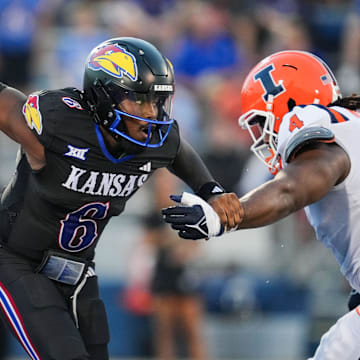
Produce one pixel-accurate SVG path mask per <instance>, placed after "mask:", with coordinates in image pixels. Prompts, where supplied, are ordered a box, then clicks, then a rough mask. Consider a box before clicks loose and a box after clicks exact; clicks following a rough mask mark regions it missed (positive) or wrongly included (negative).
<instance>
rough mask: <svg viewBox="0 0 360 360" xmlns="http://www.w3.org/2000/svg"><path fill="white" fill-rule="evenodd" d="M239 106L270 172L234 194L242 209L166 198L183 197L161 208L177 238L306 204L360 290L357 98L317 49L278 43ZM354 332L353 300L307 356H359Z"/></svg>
mask: <svg viewBox="0 0 360 360" xmlns="http://www.w3.org/2000/svg"><path fill="white" fill-rule="evenodd" d="M241 107H242V108H241V116H240V119H239V123H240V125H241V126H242V127H244V128H246V129H248V131H249V132H250V135H251V137H252V139H253V145H252V146H251V150H252V151H253V152H254V153H255V155H256V156H257V157H258V158H259V159H260V160H261V161H262V162H263V163H264V164H265V165H266V166H267V167H268V168H269V170H270V171H271V173H272V174H273V175H274V178H273V179H272V180H270V181H268V182H266V183H265V184H263V185H261V186H260V187H258V188H256V189H255V190H253V191H251V192H249V193H248V194H246V195H244V196H243V197H241V198H240V199H239V202H240V205H241V206H240V210H238V209H237V210H234V209H230V208H227V209H226V207H223V209H222V210H221V211H220V210H219V209H218V208H217V207H216V206H214V207H213V208H212V207H211V206H210V205H209V204H206V203H204V202H203V201H202V200H201V199H198V197H196V196H195V195H192V194H189V193H183V194H182V195H181V196H173V197H172V198H173V200H175V201H178V202H180V203H181V204H180V206H175V207H171V208H168V209H164V210H163V216H164V219H165V221H167V222H169V223H171V225H172V227H173V228H174V229H175V230H178V231H179V236H181V237H183V238H188V239H201V238H209V237H212V236H219V235H221V234H222V233H223V232H224V230H225V231H229V230H236V229H244V228H255V227H260V226H264V225H267V224H271V223H274V222H276V221H278V220H280V219H281V218H284V217H285V216H287V215H289V214H291V213H293V212H295V211H297V210H299V209H302V208H304V207H305V212H306V215H307V217H308V220H309V222H310V224H311V225H312V226H313V227H314V229H315V232H316V235H317V237H318V239H319V240H320V241H322V242H323V243H324V245H325V246H326V247H328V248H330V249H331V250H332V251H333V253H334V255H335V257H336V259H337V261H338V263H339V265H340V269H341V272H342V273H343V274H344V276H345V277H346V279H347V280H348V281H349V283H350V285H351V286H352V287H353V288H354V289H355V290H357V291H358V292H359V291H360V221H359V218H360V156H359V134H360V114H359V113H358V112H357V111H356V110H357V109H358V108H360V97H357V96H351V97H345V98H342V96H341V93H340V89H339V87H338V84H337V81H336V79H335V77H334V75H333V73H332V72H331V70H330V69H329V67H328V66H327V65H326V64H325V63H324V62H323V61H322V60H321V59H320V58H318V57H316V56H315V55H313V54H311V53H308V52H302V51H282V52H278V53H275V54H273V55H271V56H269V57H267V58H265V59H264V60H262V61H261V62H259V63H258V64H257V65H256V66H255V67H254V68H253V69H252V70H251V72H250V73H249V75H248V76H247V78H246V80H245V82H244V85H243V89H242V93H241ZM224 208H225V211H224ZM214 210H215V211H214ZM359 338H360V307H355V308H354V309H353V310H352V311H350V312H349V313H347V314H346V315H344V316H343V317H342V318H340V319H339V320H338V321H337V323H336V324H335V325H334V326H333V327H332V328H331V329H330V330H329V331H328V332H327V333H326V334H325V335H324V336H323V337H322V339H321V342H320V345H319V347H318V349H317V351H316V353H315V355H314V357H313V358H312V359H313V360H339V359H342V360H357V359H358V358H359V357H360V343H359Z"/></svg>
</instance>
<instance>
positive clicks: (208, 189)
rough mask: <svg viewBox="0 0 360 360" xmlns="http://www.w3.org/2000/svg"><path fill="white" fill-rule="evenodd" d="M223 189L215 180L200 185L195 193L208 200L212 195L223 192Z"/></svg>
mask: <svg viewBox="0 0 360 360" xmlns="http://www.w3.org/2000/svg"><path fill="white" fill-rule="evenodd" d="M225 192H226V191H225V189H224V188H223V187H222V186H221V185H220V184H219V183H217V182H215V181H209V182H207V183H205V184H203V185H201V187H200V189H199V190H198V191H197V192H196V195H198V196H200V197H201V198H202V199H204V200H205V201H208V200H209V199H210V198H211V197H212V196H214V195H219V194H224V193H225Z"/></svg>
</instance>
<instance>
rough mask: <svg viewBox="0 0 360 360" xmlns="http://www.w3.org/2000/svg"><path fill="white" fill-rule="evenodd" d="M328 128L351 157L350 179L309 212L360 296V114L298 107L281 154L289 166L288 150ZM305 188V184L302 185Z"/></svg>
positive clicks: (283, 129)
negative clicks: (301, 136)
mask: <svg viewBox="0 0 360 360" xmlns="http://www.w3.org/2000/svg"><path fill="white" fill-rule="evenodd" d="M319 127H321V128H327V129H330V130H331V131H332V133H333V134H334V135H335V142H336V143H337V144H338V145H340V146H341V147H342V148H343V149H344V150H345V151H346V152H347V154H348V155H349V157H350V160H351V170H350V173H349V175H348V176H347V178H346V179H345V180H344V181H343V182H342V183H341V184H339V185H337V186H335V187H334V188H333V189H332V190H331V191H330V192H329V193H328V194H327V195H326V196H325V197H324V198H322V199H321V200H320V201H317V202H316V203H313V204H311V205H309V206H307V207H306V208H305V212H306V215H307V217H308V220H309V222H310V224H311V225H312V226H313V228H314V229H315V232H316V235H317V238H318V239H319V240H321V241H322V242H323V243H324V245H325V246H326V247H328V248H330V249H331V250H332V252H333V253H334V255H335V257H336V259H337V261H338V263H339V264H340V266H341V272H342V273H343V274H344V276H345V277H346V278H347V279H348V281H349V283H350V285H351V286H352V287H353V288H355V289H356V290H357V291H359V292H360V114H358V113H356V112H354V111H351V110H348V109H345V108H343V107H339V106H333V107H331V108H328V107H325V106H321V105H307V106H296V107H294V109H293V110H292V111H291V112H289V113H288V114H286V115H285V116H284V118H283V121H282V122H281V125H280V129H279V135H278V150H279V154H280V156H281V157H282V159H283V166H286V161H285V154H286V150H287V149H288V148H289V147H291V146H292V145H293V144H292V142H293V141H294V136H295V135H296V134H298V133H299V131H303V130H305V129H307V128H313V129H314V128H319ZM299 186H301V184H299Z"/></svg>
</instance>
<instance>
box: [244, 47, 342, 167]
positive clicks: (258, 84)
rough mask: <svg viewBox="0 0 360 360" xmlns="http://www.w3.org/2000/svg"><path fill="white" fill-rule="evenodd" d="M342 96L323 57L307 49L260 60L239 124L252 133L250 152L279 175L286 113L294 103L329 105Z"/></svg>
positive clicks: (247, 83) (248, 82)
mask: <svg viewBox="0 0 360 360" xmlns="http://www.w3.org/2000/svg"><path fill="white" fill-rule="evenodd" d="M340 97H341V94H340V89H339V86H338V83H337V81H336V79H335V76H334V74H333V73H332V71H331V70H330V68H329V67H328V65H327V64H326V63H325V62H324V61H323V60H321V59H320V58H318V57H317V56H315V55H313V54H311V53H308V52H305V51H293V50H289V51H281V52H278V53H275V54H272V55H270V56H269V57H267V58H265V59H263V60H262V61H260V62H259V63H258V64H257V65H256V66H255V67H254V68H253V69H252V70H251V71H250V73H249V74H248V76H247V77H246V79H245V81H244V84H243V88H242V90H241V114H242V115H241V116H240V118H239V124H240V126H242V127H243V128H245V129H247V130H248V131H249V133H250V136H251V138H252V140H253V142H254V143H253V145H252V146H251V151H253V152H254V154H255V155H256V156H257V157H258V158H259V159H260V160H261V161H262V162H264V163H265V164H266V165H267V166H268V167H269V170H270V172H271V173H272V174H276V173H277V172H278V171H279V170H280V169H281V159H280V157H279V155H278V152H277V134H278V131H279V127H280V124H281V121H282V119H283V116H284V115H285V114H286V113H287V112H289V111H290V110H291V109H292V108H293V107H294V106H295V105H308V104H321V105H324V106H327V105H329V104H330V103H332V102H333V101H335V100H337V99H338V98H340ZM254 125H258V126H257V127H258V129H259V132H258V131H256V130H255V129H254Z"/></svg>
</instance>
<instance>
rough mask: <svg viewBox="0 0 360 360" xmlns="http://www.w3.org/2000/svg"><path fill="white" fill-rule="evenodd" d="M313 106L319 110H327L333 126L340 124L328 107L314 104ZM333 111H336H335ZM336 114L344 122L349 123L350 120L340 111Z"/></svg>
mask: <svg viewBox="0 0 360 360" xmlns="http://www.w3.org/2000/svg"><path fill="white" fill-rule="evenodd" d="M312 105H313V106H317V107H318V108H320V109H323V110H325V111H326V112H327V113H328V114H329V116H330V119H331V122H332V123H333V124H338V123H339V121H338V120H337V119H336V117H335V116H334V114H333V113H332V112H331V111H330V110H329V108H328V107H326V106H324V105H318V104H312ZM333 111H336V110H333ZM336 112H337V113H338V114H339V115H340V116H341V117H342V118H343V119H344V121H349V118H348V117H346V116H345V115H343V114H342V113H341V112H339V111H336Z"/></svg>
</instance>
